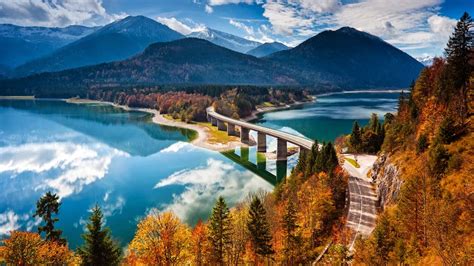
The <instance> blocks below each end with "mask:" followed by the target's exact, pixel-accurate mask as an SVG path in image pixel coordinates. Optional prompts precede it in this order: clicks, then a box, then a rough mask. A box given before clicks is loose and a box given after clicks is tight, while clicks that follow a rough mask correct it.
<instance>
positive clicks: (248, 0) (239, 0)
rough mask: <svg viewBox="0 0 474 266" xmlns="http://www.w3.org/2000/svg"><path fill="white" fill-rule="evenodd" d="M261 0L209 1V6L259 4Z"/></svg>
mask: <svg viewBox="0 0 474 266" xmlns="http://www.w3.org/2000/svg"><path fill="white" fill-rule="evenodd" d="M262 2H263V0H209V5H211V6H220V5H228V4H248V5H250V4H261V3H262Z"/></svg>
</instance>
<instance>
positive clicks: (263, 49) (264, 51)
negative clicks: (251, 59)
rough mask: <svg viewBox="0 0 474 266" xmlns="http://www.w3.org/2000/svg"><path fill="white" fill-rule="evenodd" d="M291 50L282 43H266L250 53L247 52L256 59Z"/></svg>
mask: <svg viewBox="0 0 474 266" xmlns="http://www.w3.org/2000/svg"><path fill="white" fill-rule="evenodd" d="M288 49H290V48H289V47H288V46H286V45H284V44H283V43H280V42H267V43H264V44H262V45H260V46H258V47H256V48H254V49H252V50H250V51H248V52H247V54H249V55H253V56H255V57H264V56H267V55H270V54H273V53H276V52H279V51H283V50H288Z"/></svg>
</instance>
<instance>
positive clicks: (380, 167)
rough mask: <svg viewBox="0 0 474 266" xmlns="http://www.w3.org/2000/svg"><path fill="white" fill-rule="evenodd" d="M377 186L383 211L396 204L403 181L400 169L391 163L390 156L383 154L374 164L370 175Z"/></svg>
mask: <svg viewBox="0 0 474 266" xmlns="http://www.w3.org/2000/svg"><path fill="white" fill-rule="evenodd" d="M369 176H370V178H371V179H372V180H373V182H374V183H375V186H376V192H377V202H378V206H379V207H381V208H382V209H383V208H385V207H386V206H387V205H390V204H392V203H395V202H396V200H397V197H398V194H399V192H400V187H401V186H402V183H403V181H402V180H401V179H400V171H399V169H398V167H397V166H396V165H395V164H394V163H393V162H391V160H390V156H388V155H386V154H383V155H381V156H380V157H379V158H378V159H377V161H376V162H375V163H374V166H373V167H372V170H371V172H370V174H369Z"/></svg>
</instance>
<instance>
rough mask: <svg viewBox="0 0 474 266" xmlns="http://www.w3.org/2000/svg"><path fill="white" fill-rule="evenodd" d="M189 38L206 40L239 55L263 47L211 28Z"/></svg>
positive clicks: (195, 33)
mask: <svg viewBox="0 0 474 266" xmlns="http://www.w3.org/2000/svg"><path fill="white" fill-rule="evenodd" d="M187 37H192V38H199V39H204V40H207V41H210V42H212V43H214V44H217V45H219V46H222V47H225V48H227V49H230V50H233V51H236V52H239V53H246V52H248V51H250V50H252V49H254V48H256V47H258V46H259V45H261V43H259V42H254V41H250V40H247V39H245V38H242V37H238V36H235V35H232V34H229V33H226V32H222V31H218V30H214V29H210V28H206V29H204V30H202V31H196V32H192V33H191V34H189V35H188V36H187Z"/></svg>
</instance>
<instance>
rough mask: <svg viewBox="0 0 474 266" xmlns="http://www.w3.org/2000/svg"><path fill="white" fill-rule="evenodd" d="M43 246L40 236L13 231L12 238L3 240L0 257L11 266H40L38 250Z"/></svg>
mask: <svg viewBox="0 0 474 266" xmlns="http://www.w3.org/2000/svg"><path fill="white" fill-rule="evenodd" d="M42 244H43V240H42V239H41V236H40V235H39V234H36V233H30V232H20V231H12V232H11V234H10V237H9V238H8V239H5V240H3V247H2V250H1V251H2V254H0V255H1V256H2V257H3V259H4V260H5V262H6V263H7V264H9V265H38V264H40V263H41V260H40V258H39V256H38V250H39V249H40V247H41V245H42Z"/></svg>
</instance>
